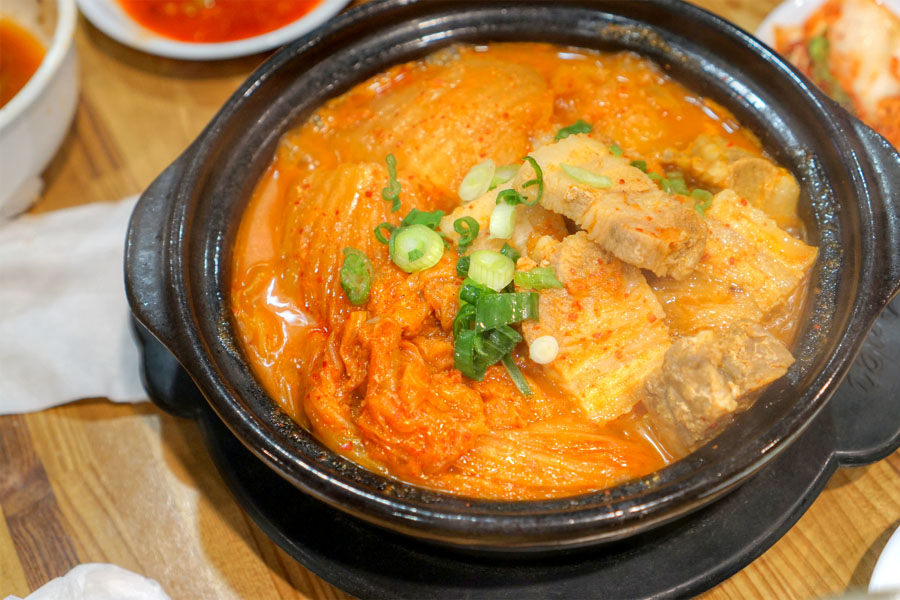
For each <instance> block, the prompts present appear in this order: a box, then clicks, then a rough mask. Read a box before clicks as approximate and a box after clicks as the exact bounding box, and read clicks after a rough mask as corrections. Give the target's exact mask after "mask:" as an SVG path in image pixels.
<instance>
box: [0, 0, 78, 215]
mask: <svg viewBox="0 0 900 600" xmlns="http://www.w3.org/2000/svg"><path fill="white" fill-rule="evenodd" d="M0 12H2V13H3V15H4V16H8V17H11V18H12V19H14V20H15V21H16V22H17V23H18V24H19V25H21V26H23V27H25V28H26V29H28V30H29V31H31V32H32V33H34V34H35V35H36V36H37V37H38V38H39V39H41V41H42V42H44V44H45V46H46V48H47V53H46V54H45V55H44V60H43V61H42V62H41V64H40V66H39V67H38V69H37V71H35V72H34V74H33V75H32V76H31V79H29V80H28V83H26V84H25V86H24V87H23V88H22V89H21V90H19V93H18V94H16V95H15V96H14V97H13V98H12V100H10V101H9V102H8V103H7V104H6V105H5V106H4V107H3V108H0V157H2V160H0V220H2V219H6V218H9V217H11V216H12V215H15V214H17V213H20V212H22V211H23V210H25V209H26V208H28V206H29V205H30V204H31V203H32V202H34V200H35V199H37V196H38V194H39V192H40V180H39V179H38V177H39V175H40V174H41V172H42V171H43V170H44V168H45V167H46V166H47V163H49V162H50V159H51V158H53V155H54V154H55V153H56V150H57V148H59V145H60V144H61V143H62V141H63V138H64V137H65V135H66V132H67V131H68V129H69V125H70V124H71V123H72V117H73V116H74V114H75V105H76V103H77V101H78V75H77V70H78V69H77V59H76V56H75V46H74V44H73V41H74V36H75V21H76V14H77V11H76V10H75V2H74V0H54V1H53V2H39V1H38V0H3V1H2V3H0Z"/></svg>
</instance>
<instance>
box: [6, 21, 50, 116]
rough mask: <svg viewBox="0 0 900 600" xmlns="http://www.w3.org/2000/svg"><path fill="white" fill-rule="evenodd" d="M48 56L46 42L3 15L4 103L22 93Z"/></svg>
mask: <svg viewBox="0 0 900 600" xmlns="http://www.w3.org/2000/svg"><path fill="white" fill-rule="evenodd" d="M42 60H44V45H43V44H41V42H40V41H39V40H38V39H37V38H36V37H35V36H34V35H32V34H31V33H30V32H29V31H28V30H26V29H25V28H24V27H21V26H19V25H18V24H16V22H15V21H12V20H11V19H7V18H3V17H0V106H4V105H5V104H6V103H7V102H9V101H10V100H12V98H13V96H15V95H16V94H18V93H19V90H21V89H22V88H23V87H25V84H26V83H28V80H29V79H31V76H32V75H34V72H35V71H37V68H38V67H39V66H40V64H41V61H42Z"/></svg>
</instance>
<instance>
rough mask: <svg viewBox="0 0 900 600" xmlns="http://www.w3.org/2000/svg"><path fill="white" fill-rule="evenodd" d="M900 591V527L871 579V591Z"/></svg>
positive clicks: (879, 560) (876, 564)
mask: <svg viewBox="0 0 900 600" xmlns="http://www.w3.org/2000/svg"><path fill="white" fill-rule="evenodd" d="M884 592H900V528H897V529H896V530H895V531H894V533H893V534H892V535H891V539H889V540H888V543H887V545H886V546H885V547H884V550H882V551H881V556H879V557H878V562H876V563H875V570H874V571H873V572H872V578H871V579H870V580H869V593H870V594H875V593H884Z"/></svg>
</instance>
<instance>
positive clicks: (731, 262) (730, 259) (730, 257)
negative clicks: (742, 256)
mask: <svg viewBox="0 0 900 600" xmlns="http://www.w3.org/2000/svg"><path fill="white" fill-rule="evenodd" d="M728 264H729V265H733V264H734V257H733V256H729V257H728Z"/></svg>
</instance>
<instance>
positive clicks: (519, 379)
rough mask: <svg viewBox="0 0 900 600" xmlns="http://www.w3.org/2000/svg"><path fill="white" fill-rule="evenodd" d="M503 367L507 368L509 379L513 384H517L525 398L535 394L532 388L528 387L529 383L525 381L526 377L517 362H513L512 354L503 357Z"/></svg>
mask: <svg viewBox="0 0 900 600" xmlns="http://www.w3.org/2000/svg"><path fill="white" fill-rule="evenodd" d="M502 360H503V366H504V367H506V372H507V373H509V378H510V379H512V380H513V383H515V384H516V387H517V388H519V391H520V392H521V393H522V395H523V396H531V395H533V392H532V391H531V388H530V387H528V381H526V380H525V376H524V375H522V371H520V370H519V365H517V364H516V361H514V360H513V357H512V355H511V354H507V355H506V356H504V357H503V359H502Z"/></svg>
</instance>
